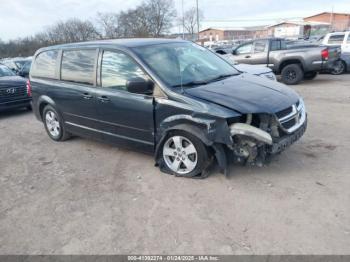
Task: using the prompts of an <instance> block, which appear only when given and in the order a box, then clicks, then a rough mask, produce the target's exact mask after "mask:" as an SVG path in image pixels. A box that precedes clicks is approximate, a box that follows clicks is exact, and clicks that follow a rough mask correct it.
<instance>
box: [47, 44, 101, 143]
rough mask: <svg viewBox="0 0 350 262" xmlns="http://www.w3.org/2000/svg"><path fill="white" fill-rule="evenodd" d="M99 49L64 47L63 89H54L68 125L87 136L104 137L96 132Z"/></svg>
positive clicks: (61, 82)
mask: <svg viewBox="0 0 350 262" xmlns="http://www.w3.org/2000/svg"><path fill="white" fill-rule="evenodd" d="M97 55H98V49H96V48H94V49H73V50H63V54H62V61H61V76H60V79H61V81H60V82H59V87H60V90H59V91H57V92H55V91H54V90H52V92H53V94H52V96H53V97H54V98H55V101H56V103H57V106H58V107H59V109H60V110H61V111H62V114H63V118H64V121H65V123H66V125H67V129H68V130H69V131H71V132H73V133H74V132H75V133H79V134H81V135H83V136H89V137H94V138H102V137H101V135H100V134H99V133H98V132H96V130H95V128H96V121H97V120H96V118H97V111H96V98H95V94H94V92H95V90H96V65H97Z"/></svg>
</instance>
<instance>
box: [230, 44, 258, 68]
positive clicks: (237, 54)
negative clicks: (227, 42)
mask: <svg viewBox="0 0 350 262" xmlns="http://www.w3.org/2000/svg"><path fill="white" fill-rule="evenodd" d="M252 51H253V42H249V43H246V44H243V45H241V46H239V47H238V48H237V49H236V50H235V51H234V53H233V55H234V57H233V59H234V60H235V62H237V63H239V64H252V61H251V59H252Z"/></svg>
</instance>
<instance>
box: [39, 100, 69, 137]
mask: <svg viewBox="0 0 350 262" xmlns="http://www.w3.org/2000/svg"><path fill="white" fill-rule="evenodd" d="M43 122H44V126H45V129H46V132H47V134H48V135H49V137H50V138H51V139H53V140H55V141H64V140H66V139H68V138H69V137H70V134H69V133H67V132H66V131H65V130H64V126H63V122H62V119H61V117H60V115H59V114H58V113H57V111H56V110H55V109H54V108H53V107H52V106H50V105H48V106H46V107H45V108H44V110H43Z"/></svg>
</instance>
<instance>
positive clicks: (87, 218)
mask: <svg viewBox="0 0 350 262" xmlns="http://www.w3.org/2000/svg"><path fill="white" fill-rule="evenodd" d="M293 88H295V89H296V90H297V91H298V92H299V93H300V94H301V95H302V96H303V97H304V100H305V103H306V107H307V110H308V114H309V125H308V130H307V132H306V134H305V136H304V137H303V138H302V139H301V141H299V142H297V143H296V144H295V145H293V146H292V147H291V148H289V149H287V151H285V152H283V153H282V154H281V155H279V156H277V157H275V158H273V160H272V162H271V163H270V164H269V165H267V166H264V167H262V168H258V167H254V168H248V167H239V166H231V169H230V175H229V177H228V178H226V177H225V176H224V175H222V174H220V173H218V172H217V171H215V170H214V172H213V174H212V175H211V176H210V177H209V178H207V179H205V180H196V179H186V178H176V177H173V176H169V175H166V174H163V173H161V172H160V171H159V170H158V168H156V167H154V160H153V157H152V156H149V155H144V154H142V153H137V152H134V151H130V150H128V149H122V148H117V147H113V146H109V145H105V144H102V143H98V142H94V141H89V140H86V139H82V138H74V139H72V140H69V141H67V142H64V143H55V142H53V141H52V140H50V139H49V137H48V136H47V134H46V133H45V131H44V128H43V126H42V124H41V123H40V122H38V121H37V120H36V119H35V118H34V115H33V114H32V113H28V112H25V111H17V112H12V113H1V114H0V253H1V254H113V253H116V254H129V253H142V254H150V253H152V254H162V253H166V254H169V253H172V254H174V253H175V254H183V253H185V254H194V253H195V254H199V253H206V254H350V223H349V222H350V204H349V203H350V190H349V189H350V157H349V156H350V153H349V152H350V135H349V134H350V131H349V130H350V117H349V113H350V75H342V76H331V75H320V76H318V77H317V78H316V80H314V81H308V82H304V83H303V84H301V85H298V86H294V87H293Z"/></svg>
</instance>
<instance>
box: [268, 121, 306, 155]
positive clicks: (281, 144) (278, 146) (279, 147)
mask: <svg viewBox="0 0 350 262" xmlns="http://www.w3.org/2000/svg"><path fill="white" fill-rule="evenodd" d="M306 128H307V117H306V119H305V121H304V123H303V125H302V126H300V127H299V128H298V129H297V130H296V131H295V132H294V133H292V134H289V135H286V136H284V137H282V138H279V139H277V140H274V141H273V143H272V145H270V146H268V149H267V150H268V152H269V153H270V154H277V153H280V152H282V151H283V150H284V149H286V148H287V147H289V146H290V145H291V144H293V143H294V142H296V141H297V140H299V139H300V138H301V137H302V136H303V135H304V133H305V131H306Z"/></svg>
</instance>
